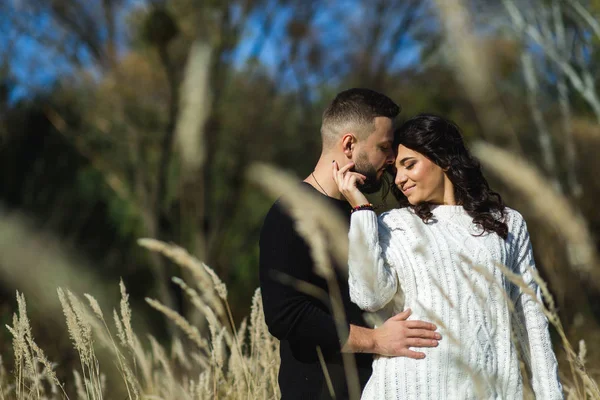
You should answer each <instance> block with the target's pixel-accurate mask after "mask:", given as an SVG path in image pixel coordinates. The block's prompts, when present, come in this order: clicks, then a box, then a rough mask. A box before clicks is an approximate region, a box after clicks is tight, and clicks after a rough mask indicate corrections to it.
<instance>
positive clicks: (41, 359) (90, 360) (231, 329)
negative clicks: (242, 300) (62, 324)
mask: <svg viewBox="0 0 600 400" xmlns="http://www.w3.org/2000/svg"><path fill="white" fill-rule="evenodd" d="M478 149H479V150H477V151H482V150H481V149H483V148H482V147H480V148H478ZM486 151H487V150H486ZM486 155H488V156H489V155H490V154H487V153H486ZM485 159H486V162H488V163H490V165H489V166H490V167H493V165H492V164H493V163H495V162H501V163H502V164H503V165H504V164H506V163H505V162H504V161H505V160H501V159H499V160H496V159H494V158H493V157H491V156H490V157H487V156H486V157H485ZM515 165H517V166H518V167H519V168H520V173H521V176H523V177H528V176H529V175H527V174H523V169H525V168H529V169H531V167H529V166H523V165H521V164H515ZM503 172H504V173H507V174H508V172H506V171H503ZM528 172H530V173H533V172H535V171H534V170H532V171H528ZM253 174H255V176H258V175H260V176H261V177H263V178H264V177H265V176H267V177H269V179H263V181H268V182H271V183H270V187H269V190H270V191H272V194H273V195H276V194H277V193H275V187H280V188H281V187H283V188H284V189H286V192H287V193H288V194H289V193H290V192H289V191H287V189H289V190H291V189H292V185H293V183H292V182H293V181H292V180H291V179H290V178H289V177H287V176H285V175H282V174H277V173H276V172H275V171H273V170H272V169H270V168H268V167H264V166H263V167H259V168H255V169H254V170H253ZM255 180H256V179H255ZM288 185H289V186H288ZM517 186H519V185H517ZM292 194H294V193H292ZM294 197H296V199H297V200H298V201H295V202H293V201H292V202H291V203H290V204H288V206H289V207H290V208H292V210H295V216H296V218H297V223H298V225H299V229H300V231H301V232H302V231H303V233H304V235H305V236H306V235H308V234H309V233H310V236H309V238H310V240H309V242H310V243H311V245H312V246H313V252H315V254H314V255H315V257H316V258H317V259H318V260H321V264H320V266H319V267H320V268H319V272H320V273H321V274H322V275H324V276H325V277H329V279H332V278H333V276H334V274H333V270H332V269H331V268H332V264H331V262H329V255H330V254H334V255H336V254H337V255H338V256H339V257H341V253H342V251H344V250H346V251H347V249H348V247H347V243H344V242H345V240H346V234H345V231H343V230H345V229H347V227H345V225H344V224H343V222H340V221H339V220H338V221H335V220H334V222H332V218H331V214H329V213H328V209H327V206H326V205H324V204H320V203H318V201H316V202H315V201H314V199H312V198H310V196H307V195H306V193H304V192H298V193H297V194H295V196H294ZM546 200H548V198H547V199H546ZM559 216H560V215H559ZM557 218H558V217H557ZM336 238H338V239H339V238H342V239H339V240H338V243H335V244H333V243H332V240H334V239H336ZM140 244H141V245H142V246H143V247H146V248H148V249H150V250H151V251H155V252H159V253H161V254H163V255H165V256H167V257H169V258H170V259H172V260H173V261H174V262H175V263H177V264H178V265H179V266H181V268H182V269H183V270H184V271H186V272H188V275H189V276H191V277H192V279H190V280H189V281H184V280H183V279H180V278H173V281H174V282H175V283H176V284H177V285H178V286H179V287H180V288H181V289H182V291H183V293H184V294H185V295H186V296H187V297H188V298H189V300H190V303H191V304H193V306H194V307H195V308H196V309H197V311H198V312H199V313H201V314H202V315H203V316H204V317H205V319H206V321H207V326H208V333H207V335H204V334H203V332H201V330H199V329H198V328H197V327H195V326H194V325H193V324H191V323H190V322H189V321H188V320H186V319H185V318H184V317H183V316H182V315H180V314H179V313H178V312H177V311H175V310H172V309H170V308H168V307H166V306H165V305H164V304H162V303H160V302H159V301H156V300H153V299H147V302H148V304H149V305H150V306H151V307H153V308H155V309H156V310H157V311H159V312H161V313H162V314H164V315H165V316H166V317H167V318H168V319H170V320H171V321H172V322H173V323H174V324H175V325H176V326H177V327H179V328H180V329H181V331H182V332H183V333H184V336H185V339H184V340H183V341H180V340H179V339H174V340H173V342H172V343H171V346H170V347H171V350H170V351H167V349H165V347H163V345H162V344H161V343H160V342H159V341H158V340H156V339H155V338H154V337H152V336H151V335H148V337H147V340H144V341H142V340H140V339H139V337H140V336H138V334H137V333H136V332H135V331H134V329H133V325H134V324H133V323H132V318H134V317H135V316H134V315H133V314H132V311H131V307H130V305H129V295H128V293H127V291H126V288H125V285H124V284H123V282H121V283H120V285H119V286H120V294H121V301H120V304H119V307H118V309H114V310H112V321H108V320H107V319H106V318H105V315H110V313H109V314H107V313H106V312H105V311H104V310H102V308H101V306H100V305H99V303H98V301H96V299H95V298H94V297H93V296H91V295H90V294H84V296H83V297H82V298H84V299H85V300H87V302H85V301H83V300H82V299H80V298H79V297H78V296H77V295H76V294H74V293H72V292H71V291H69V290H66V289H60V288H59V289H58V297H59V300H60V303H61V305H62V309H63V312H64V315H65V319H66V325H67V327H68V331H69V335H70V337H71V340H72V343H73V347H74V349H75V350H76V352H77V354H78V356H79V359H80V365H79V368H78V369H77V370H75V371H73V372H72V377H73V378H72V379H70V380H68V381H67V382H60V381H59V379H58V378H57V373H56V368H57V366H56V365H55V364H53V363H52V362H50V361H49V360H48V359H47V357H46V356H45V355H44V353H43V351H42V350H41V349H40V348H39V347H38V346H37V345H36V343H35V341H34V338H33V333H32V332H31V328H30V324H29V320H28V318H27V310H26V304H25V298H24V296H23V295H22V294H20V293H17V305H18V312H17V313H16V314H15V315H14V318H13V324H12V326H10V327H8V329H9V331H10V333H11V334H12V336H13V351H14V361H15V362H14V366H15V367H14V371H13V374H12V375H9V374H8V373H7V372H6V370H5V369H4V367H0V399H54V398H85V399H103V398H112V397H113V396H114V395H113V393H119V392H121V393H124V397H126V398H128V399H172V398H177V399H205V398H220V399H242V398H243V399H250V398H259V399H273V398H279V395H280V394H279V389H278V386H277V372H278V367H279V352H278V342H277V340H275V339H274V338H273V337H271V335H270V334H269V333H268V330H267V327H266V325H265V323H264V317H263V312H262V302H261V297H260V291H258V290H257V291H256V293H255V295H254V297H253V300H252V306H251V309H250V316H249V318H248V319H247V320H246V319H245V320H244V321H243V322H242V323H241V324H240V326H235V325H234V324H233V317H232V315H231V311H230V309H229V305H228V303H227V296H228V292H227V287H226V285H225V284H224V283H223V282H222V281H221V279H220V278H219V276H218V275H217V274H216V273H215V272H214V271H213V270H212V269H210V268H209V267H208V266H206V265H205V264H204V263H202V262H201V261H199V260H197V259H196V258H194V257H193V256H191V255H190V254H188V253H187V252H186V251H185V250H184V249H182V248H180V247H177V246H174V245H170V244H166V243H163V242H160V241H156V240H151V239H142V240H140ZM420 251H426V249H425V248H423V249H420ZM340 261H341V260H340ZM467 261H468V260H466V261H465V264H467V265H468V262H467ZM471 268H472V269H473V270H474V271H475V272H479V273H481V274H482V275H483V276H484V277H485V278H486V279H488V280H490V281H492V283H498V282H495V281H493V278H492V277H491V276H489V275H486V273H485V270H484V269H482V268H479V267H478V266H476V265H471ZM498 268H500V269H501V270H502V272H503V273H504V274H505V276H506V278H507V279H508V280H510V281H511V282H512V283H514V284H515V285H517V286H519V287H521V288H522V292H523V294H524V295H526V296H532V297H534V298H536V299H537V297H536V293H535V292H533V291H531V289H530V288H529V287H528V286H527V285H526V284H525V282H524V281H523V278H522V277H521V276H520V275H518V274H514V273H512V272H511V271H509V270H508V269H506V267H504V266H498ZM573 269H575V270H579V271H582V270H585V268H584V267H583V268H582V266H581V265H573ZM465 274H466V273H465ZM533 278H534V280H535V281H536V283H537V284H538V285H539V287H540V289H541V292H542V294H543V296H544V299H545V303H543V302H539V301H538V305H539V306H540V307H541V308H542V311H543V312H544V314H545V315H546V316H547V317H548V319H549V321H550V323H551V324H553V325H554V327H555V328H556V331H557V332H558V333H559V337H560V346H561V347H563V348H564V349H565V351H566V353H567V364H566V365H562V367H561V376H562V380H563V386H564V389H565V394H566V396H567V398H569V399H600V392H599V390H598V386H597V383H596V382H595V381H594V379H593V378H592V377H591V376H590V374H589V373H588V372H587V370H586V356H587V353H588V349H587V347H586V344H585V342H581V343H579V346H578V348H577V350H576V347H575V346H573V345H571V343H570V342H569V339H568V338H567V335H566V334H565V332H564V329H563V326H562V324H561V321H560V319H559V317H558V315H557V312H556V309H557V306H556V304H555V301H554V299H553V297H552V296H551V294H550V292H549V290H548V288H547V285H546V284H545V282H543V281H542V280H541V278H540V277H539V276H538V275H537V274H533ZM291 283H293V282H291ZM498 289H499V290H503V289H502V288H501V287H500V286H498ZM474 290H475V289H474ZM329 295H330V296H331V302H332V304H335V302H336V299H335V297H336V296H339V294H336V293H335V291H332V292H331V293H330V294H329ZM505 299H506V300H507V301H509V298H508V296H505ZM337 301H338V302H339V299H338V300H337ZM482 307H483V305H482ZM511 311H513V312H514V310H513V309H511ZM337 317H338V318H339V315H337ZM428 317H430V318H431V319H432V321H434V322H436V323H437V324H438V325H439V326H443V321H439V320H438V319H436V315H435V313H434V312H433V311H431V315H428ZM342 322H343V321H342ZM340 325H341V324H340ZM342 333H343V332H342ZM451 339H452V338H451ZM453 342H455V344H456V345H458V346H459V345H460V341H459V340H457V339H455V340H453ZM591 350H592V351H594V350H595V349H594V348H593V347H592V349H591ZM102 352H107V353H109V354H110V359H112V362H105V363H101V361H99V359H100V360H102V358H99V357H98V354H100V353H102ZM524 358H525V357H523V356H522V357H521V359H524ZM350 367H352V366H350ZM349 376H352V374H351V372H350V374H349ZM473 379H475V380H476V381H477V383H478V387H480V386H481V387H480V389H481V391H482V393H484V390H485V386H484V385H485V384H486V383H485V382H479V380H478V379H479V378H478V377H477V376H474V377H473ZM354 383H355V384H356V381H355V382H354ZM531 393H532V391H531V388H530V387H526V388H525V394H526V397H527V398H530V397H531Z"/></svg>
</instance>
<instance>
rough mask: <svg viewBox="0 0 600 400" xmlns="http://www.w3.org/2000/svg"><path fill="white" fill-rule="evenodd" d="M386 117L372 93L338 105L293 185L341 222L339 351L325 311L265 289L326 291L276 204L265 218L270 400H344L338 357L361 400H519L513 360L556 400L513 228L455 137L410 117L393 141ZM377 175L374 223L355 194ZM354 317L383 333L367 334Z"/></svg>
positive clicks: (529, 266)
mask: <svg viewBox="0 0 600 400" xmlns="http://www.w3.org/2000/svg"><path fill="white" fill-rule="evenodd" d="M399 112H400V108H399V106H398V105H396V104H395V103H394V102H393V101H392V100H391V99H389V98H388V97H387V96H385V95H383V94H381V93H377V92H374V91H371V90H368V89H350V90H347V91H344V92H341V93H339V94H338V95H337V96H336V97H335V99H334V100H333V101H332V102H331V104H330V105H329V106H328V108H327V109H326V110H325V112H324V113H323V120H322V126H321V136H322V144H323V147H322V153H321V157H320V159H319V161H318V162H317V165H316V166H315V168H314V171H313V172H312V173H311V174H310V175H309V176H308V177H307V178H306V179H305V180H304V182H303V183H301V185H303V186H304V187H305V189H306V190H310V191H313V192H314V193H315V194H316V195H318V196H323V197H324V198H325V199H326V200H327V201H328V202H329V203H330V204H331V205H332V206H333V207H334V208H336V209H338V210H339V211H340V212H343V213H345V215H347V216H348V217H349V218H350V232H349V241H350V242H349V249H350V252H349V255H348V275H347V276H342V274H339V275H340V276H339V279H338V280H339V285H340V288H341V291H342V298H343V302H344V306H345V311H346V320H347V322H348V325H349V326H348V332H349V335H348V337H339V336H338V333H337V331H336V326H335V322H334V319H333V316H332V313H331V310H330V309H329V307H328V305H327V304H324V303H323V302H321V301H320V300H318V299H316V298H314V297H311V296H310V295H308V294H306V293H304V292H302V291H300V290H298V289H297V288H295V287H293V286H290V285H287V284H285V283H283V282H281V280H280V279H278V278H277V274H278V273H283V274H286V275H289V276H291V277H293V278H296V279H298V280H301V281H305V282H308V283H310V284H312V285H316V286H318V287H320V288H322V289H325V290H327V284H326V282H325V281H324V280H323V279H322V278H320V277H319V276H318V275H316V274H315V272H314V271H313V266H314V262H313V260H312V258H311V255H310V249H309V248H308V246H307V244H306V243H305V242H304V240H303V239H302V238H301V237H300V236H299V234H298V233H297V232H296V230H295V228H294V222H293V221H292V219H291V217H290V216H289V215H288V214H287V213H286V211H285V209H284V208H283V207H282V206H281V204H280V202H279V201H277V202H276V203H275V204H274V205H273V207H272V208H271V210H270V211H269V213H268V214H267V216H266V218H265V221H264V225H263V229H262V232H261V237H260V283H261V291H262V297H263V305H264V311H265V319H266V323H267V325H268V327H269V331H270V332H271V334H273V335H274V336H275V337H277V338H278V339H279V340H280V354H281V365H280V371H279V386H280V389H281V394H282V398H283V399H284V400H286V399H321V398H331V397H332V394H333V395H334V396H335V398H337V399H343V398H347V396H348V394H347V383H346V375H345V372H344V369H343V365H342V357H341V353H342V352H349V353H354V356H355V359H356V364H357V369H358V376H359V380H360V385H361V389H362V398H363V399H475V398H485V399H516V398H522V397H523V379H524V377H522V376H521V372H520V364H519V363H520V358H522V361H523V362H524V363H525V367H526V370H527V371H528V375H529V379H530V381H531V385H532V387H533V390H534V393H535V396H536V398H538V399H559V398H563V394H562V387H561V384H560V381H559V379H558V365H557V361H556V357H555V355H554V352H553V350H552V343H551V341H550V336H549V332H548V321H547V319H546V317H545V316H544V314H543V313H542V310H541V309H540V307H539V305H538V303H537V302H538V301H539V299H540V298H541V296H540V293H539V287H538V285H537V283H536V281H535V279H534V278H535V274H534V273H535V263H534V259H533V253H532V249H531V243H530V240H529V234H528V231H527V226H526V223H525V221H524V220H523V217H522V216H521V215H520V214H519V213H518V212H517V211H515V210H513V209H511V208H508V207H506V206H505V205H504V203H503V202H502V199H501V197H500V195H498V194H497V193H496V192H494V191H493V190H491V189H490V187H489V185H488V183H487V181H486V179H485V178H484V176H483V174H482V172H481V168H480V165H479V163H478V162H477V160H476V159H475V158H474V157H473V156H472V155H471V154H470V153H469V151H468V149H467V148H466V146H465V144H464V142H463V138H462V135H461V133H460V130H459V128H458V127H457V126H456V125H455V124H454V123H452V122H451V121H448V120H446V119H444V118H442V117H439V116H436V115H430V114H421V115H417V116H415V117H413V118H411V119H409V120H408V121H406V122H405V123H404V124H403V125H401V126H400V127H399V128H397V129H395V130H394V128H393V127H394V120H395V118H396V117H397V116H398V114H399ZM386 174H387V175H389V176H390V177H391V179H390V180H391V181H392V183H390V184H389V186H390V188H384V191H386V190H389V191H390V192H391V194H392V195H393V197H394V200H395V205H396V207H395V208H394V209H392V210H391V211H388V212H386V213H383V214H382V215H379V216H378V215H377V214H376V213H375V212H374V210H373V206H372V205H371V204H370V203H369V202H368V200H367V198H366V197H365V195H364V193H374V192H376V191H378V190H379V189H380V188H381V186H382V184H383V183H385V182H387V179H384V177H385V175H386ZM503 266H505V267H506V268H508V269H509V270H510V271H512V272H513V273H515V274H518V275H519V276H520V277H521V278H522V279H523V281H524V282H525V284H526V285H528V287H529V289H530V292H531V293H535V294H536V295H537V298H533V297H532V296H531V295H530V294H528V293H524V291H523V289H522V288H520V287H519V286H517V285H515V284H513V283H511V282H510V281H509V280H508V279H506V277H505V275H504V273H503V271H502V270H503V269H504V267H503ZM340 270H343V269H340ZM532 272H533V273H532ZM365 312H377V313H378V314H379V315H380V316H383V317H384V320H385V322H384V323H382V324H381V325H380V326H377V327H375V328H369V327H368V325H367V324H366V323H365V321H364V314H365ZM319 353H320V354H321V355H322V360H324V362H323V363H322V362H321V361H320V357H319ZM521 356H522V357H521Z"/></svg>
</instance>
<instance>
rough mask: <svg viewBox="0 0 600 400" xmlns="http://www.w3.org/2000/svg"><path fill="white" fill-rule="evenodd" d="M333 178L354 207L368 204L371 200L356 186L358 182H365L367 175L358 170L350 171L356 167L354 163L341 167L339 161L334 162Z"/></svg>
mask: <svg viewBox="0 0 600 400" xmlns="http://www.w3.org/2000/svg"><path fill="white" fill-rule="evenodd" d="M332 164H333V167H332V168H333V180H334V181H335V183H336V184H337V186H338V189H339V191H340V193H341V194H342V195H343V196H344V197H345V198H346V200H347V201H348V203H350V205H351V206H352V207H358V206H360V205H363V204H367V203H368V202H369V200H367V198H366V197H365V195H364V194H362V192H361V191H360V190H358V188H357V187H356V184H357V183H361V184H362V183H364V182H365V179H367V177H366V176H364V175H362V174H359V173H358V172H354V171H350V168H352V167H354V163H353V162H350V163H348V164H347V165H345V166H344V167H342V168H341V169H340V168H339V167H338V164H337V161H334V162H333V163H332Z"/></svg>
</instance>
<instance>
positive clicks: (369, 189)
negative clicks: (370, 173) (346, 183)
mask: <svg viewBox="0 0 600 400" xmlns="http://www.w3.org/2000/svg"><path fill="white" fill-rule="evenodd" d="M381 185H382V181H377V182H368V183H365V184H364V185H358V186H357V187H358V189H359V190H360V191H361V192H363V193H366V194H373V193H377V192H378V191H379V190H380V189H381Z"/></svg>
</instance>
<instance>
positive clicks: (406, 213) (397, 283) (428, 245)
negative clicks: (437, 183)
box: [349, 206, 563, 400]
mask: <svg viewBox="0 0 600 400" xmlns="http://www.w3.org/2000/svg"><path fill="white" fill-rule="evenodd" d="M432 212H433V218H432V220H431V221H429V222H428V223H424V222H423V221H422V220H421V219H420V218H419V217H418V216H417V215H415V214H414V212H413V211H412V210H411V209H410V208H403V209H395V210H392V211H390V212H387V213H384V214H382V215H381V216H380V217H379V218H377V216H376V214H375V213H374V212H372V211H366V210H365V211H358V212H355V213H354V214H352V218H351V227H350V234H349V237H350V254H349V285H350V297H351V299H352V301H353V302H354V303H356V304H357V305H358V306H359V307H360V308H362V309H363V310H367V311H371V312H376V311H377V312H378V314H379V316H380V317H383V318H388V317H391V316H392V315H394V314H396V313H398V312H400V311H402V310H404V309H406V308H411V309H412V315H411V316H410V319H415V320H425V321H431V322H434V323H436V325H437V326H438V331H439V332H440V334H441V335H442V337H443V339H442V340H441V341H440V344H439V346H438V347H436V348H424V349H421V348H419V349H416V348H415V349H413V350H417V351H422V352H424V353H425V355H426V358H425V359H422V360H414V359H410V358H405V357H383V356H379V357H376V358H375V361H374V363H373V375H372V376H371V379H370V380H369V382H368V384H367V386H366V387H365V390H364V392H363V397H362V398H363V399H440V400H441V399H518V398H522V397H523V381H522V377H521V374H520V371H519V355H518V352H517V349H516V348H515V345H516V346H520V348H521V350H522V351H521V354H522V356H523V357H522V359H523V361H524V362H525V365H526V367H527V369H528V371H529V372H530V374H529V375H530V376H531V382H532V386H533V389H534V392H535V396H536V398H537V399H544V400H551V399H562V398H563V394H562V386H561V384H560V382H559V379H558V364H557V362H556V357H555V355H554V352H553V350H552V343H551V341H550V336H549V333H548V321H547V319H546V317H545V316H544V314H543V313H542V311H541V309H540V307H539V305H538V304H537V303H536V301H535V300H534V299H532V298H531V296H529V295H526V294H523V293H522V291H521V290H520V289H519V288H518V287H517V286H515V285H513V284H511V283H510V282H509V281H508V279H507V278H506V277H505V276H504V274H503V273H502V272H501V270H500V269H499V268H498V266H497V264H498V263H502V264H503V265H505V266H507V267H508V268H510V269H511V270H512V271H514V272H516V273H518V274H519V275H521V276H522V277H523V279H524V281H525V282H526V283H527V285H528V286H529V287H530V288H531V289H533V290H534V291H535V293H537V297H538V299H541V295H540V290H539V288H538V285H537V284H536V283H535V282H534V281H533V279H532V276H531V272H530V271H531V269H533V268H535V263H534V260H533V253H532V249H531V243H530V240H529V234H528V232H527V226H526V224H525V221H524V220H523V217H522V216H521V214H519V213H518V212H517V211H515V210H512V209H507V221H506V222H507V224H508V228H509V235H508V240H504V239H502V238H501V237H500V236H498V235H497V234H495V233H485V234H483V235H481V231H480V230H479V229H478V228H477V227H476V226H475V225H474V224H473V222H472V218H471V217H470V216H469V215H468V214H467V213H466V211H464V209H463V208H462V207H461V206H436V207H433V209H432ZM474 234H475V235H479V236H474ZM365 245H366V247H365ZM474 266H476V267H474ZM477 266H478V267H477ZM477 268H483V269H484V271H487V272H485V273H481V272H480V271H477ZM486 275H487V277H486ZM511 310H514V312H511ZM511 327H512V328H511ZM511 338H512V339H511Z"/></svg>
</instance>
